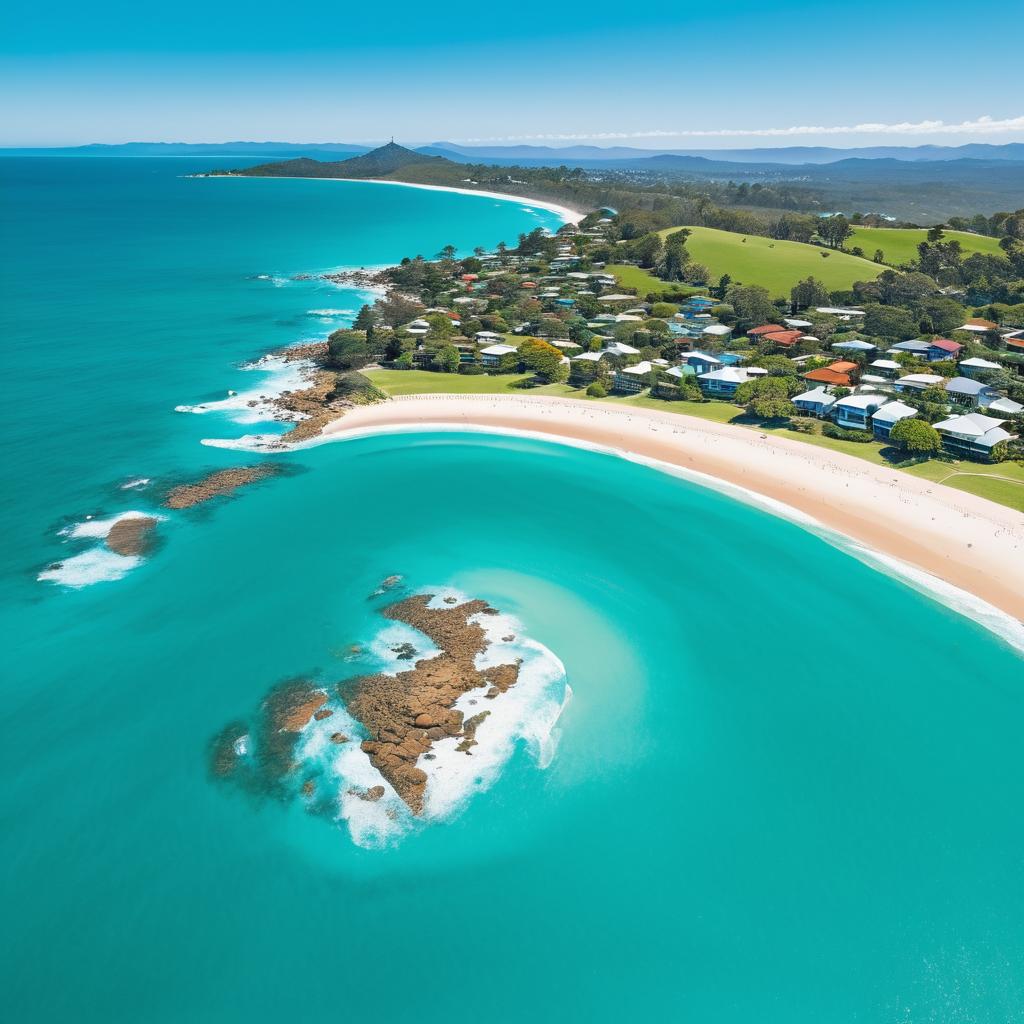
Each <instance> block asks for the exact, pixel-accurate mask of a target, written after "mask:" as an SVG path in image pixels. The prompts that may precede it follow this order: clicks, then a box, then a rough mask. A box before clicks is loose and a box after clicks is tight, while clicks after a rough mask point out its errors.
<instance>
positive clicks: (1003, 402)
mask: <svg viewBox="0 0 1024 1024" xmlns="http://www.w3.org/2000/svg"><path fill="white" fill-rule="evenodd" d="M986 411H987V412H999V413H1002V414H1003V415H1004V416H1019V415H1020V414H1021V413H1022V412H1024V405H1021V404H1020V402H1015V401H1014V400H1013V399H1012V398H997V399H996V400H995V401H994V402H989V403H988V406H987V407H986Z"/></svg>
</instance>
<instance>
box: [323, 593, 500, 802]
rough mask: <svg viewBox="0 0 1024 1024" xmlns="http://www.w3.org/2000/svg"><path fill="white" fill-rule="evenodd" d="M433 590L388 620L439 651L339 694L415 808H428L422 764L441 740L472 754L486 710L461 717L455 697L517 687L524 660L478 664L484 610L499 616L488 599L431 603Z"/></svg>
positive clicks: (381, 766) (377, 759)
mask: <svg viewBox="0 0 1024 1024" xmlns="http://www.w3.org/2000/svg"><path fill="white" fill-rule="evenodd" d="M431 600H432V596H431V595H429V594H416V595H414V596H412V597H408V598H406V599H405V600H403V601H399V602H397V603H396V604H393V605H390V606H389V607H387V608H385V609H384V611H383V614H384V616H385V618H388V619H392V620H394V621H397V622H404V623H405V624H406V625H409V626H412V627H413V628H414V629H418V630H419V631H420V632H421V633H424V634H426V635H427V636H428V637H429V638H430V639H431V640H432V641H433V642H434V644H435V645H436V646H437V647H438V648H439V649H440V651H441V653H440V654H439V655H437V656H435V657H432V658H426V659H422V660H420V661H418V662H416V664H415V665H414V666H413V667H412V668H411V669H408V670H406V671H404V672H399V673H398V674H397V675H393V676H392V675H385V674H384V673H376V674H374V675H367V676H359V677H357V678H355V679H351V680H348V681H346V682H344V683H341V684H340V685H339V687H338V692H339V694H340V696H341V697H342V699H343V700H344V702H345V705H346V707H347V709H348V712H349V714H350V715H352V717H353V718H355V719H356V721H358V722H359V723H360V724H361V725H362V726H363V728H364V729H365V730H366V733H367V738H366V739H364V740H363V742H362V749H363V751H364V752H365V753H366V754H367V755H368V756H369V758H370V762H371V763H372V764H373V766H374V767H375V768H376V769H377V770H378V771H379V772H380V773H381V775H383V776H384V778H385V779H387V781H388V782H389V783H391V785H392V786H393V787H394V789H395V792H397V793H398V795H399V796H400V797H401V798H402V799H403V800H404V801H405V803H406V804H407V805H408V806H409V808H410V810H412V812H413V813H414V814H419V813H421V812H422V810H423V798H424V792H425V790H426V785H427V774H426V772H424V771H423V770H422V769H421V768H419V767H417V764H416V762H417V761H418V760H419V758H420V757H421V756H422V755H427V754H429V752H430V749H431V747H432V746H433V744H434V742H435V741H437V740H442V739H445V738H446V737H455V738H458V739H459V740H460V743H459V749H460V750H463V751H464V752H465V753H467V754H468V753H470V752H471V748H472V746H473V745H474V744H475V743H476V740H475V738H474V734H475V731H476V729H477V728H478V727H479V725H480V723H481V722H482V721H483V719H484V718H485V717H486V712H485V713H483V714H479V715H474V716H472V717H471V718H470V719H468V720H464V719H463V714H462V712H461V711H459V710H456V709H455V708H454V706H453V705H454V704H455V702H456V701H457V700H458V698H459V697H461V696H462V695H463V694H464V693H468V692H469V691H470V690H476V689H479V688H481V687H487V691H486V695H487V696H488V697H491V698H493V697H497V696H498V695H499V694H501V693H504V692H505V691H506V690H507V689H508V688H509V687H510V686H513V685H515V682H516V679H517V678H518V675H519V665H518V663H515V664H508V665H498V666H495V667H493V668H486V669H477V668H476V664H475V662H476V658H477V655H479V654H481V653H483V651H485V650H486V649H487V647H488V640H487V634H486V633H485V632H484V629H483V627H482V626H481V625H480V624H479V623H478V622H471V621H470V619H472V618H473V617H474V616H476V615H478V614H481V613H482V614H485V615H496V614H497V611H496V609H494V608H492V607H491V606H490V605H488V604H487V603H486V602H485V601H468V602H466V603H464V604H459V605H455V606H453V607H444V608H431V607H430V602H431Z"/></svg>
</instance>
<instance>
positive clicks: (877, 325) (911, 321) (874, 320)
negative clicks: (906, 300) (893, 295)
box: [863, 303, 918, 341]
mask: <svg viewBox="0 0 1024 1024" xmlns="http://www.w3.org/2000/svg"><path fill="white" fill-rule="evenodd" d="M863 329H864V333H865V334H868V335H870V336H871V337H874V338H895V339H896V340H898V341H903V340H905V339H907V338H912V337H913V336H914V335H915V334H917V330H918V323H917V320H916V318H915V317H914V315H913V313H911V312H910V310H908V309H901V308H900V307H898V306H883V305H881V304H879V303H869V304H867V305H865V306H864V328H863Z"/></svg>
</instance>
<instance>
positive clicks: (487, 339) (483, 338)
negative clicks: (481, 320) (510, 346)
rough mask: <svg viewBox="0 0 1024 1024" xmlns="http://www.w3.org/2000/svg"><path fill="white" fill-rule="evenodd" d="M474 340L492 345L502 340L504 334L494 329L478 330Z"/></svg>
mask: <svg viewBox="0 0 1024 1024" xmlns="http://www.w3.org/2000/svg"><path fill="white" fill-rule="evenodd" d="M473 340H474V341H479V342H480V343H481V344H487V345H491V344H493V343H494V342H498V341H501V340H502V336H501V335H500V334H496V333H495V332H494V331H477V332H476V334H474V335H473Z"/></svg>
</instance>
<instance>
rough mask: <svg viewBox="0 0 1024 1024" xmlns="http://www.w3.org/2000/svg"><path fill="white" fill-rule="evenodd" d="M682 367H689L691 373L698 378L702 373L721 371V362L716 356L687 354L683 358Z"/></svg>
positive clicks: (703, 353) (698, 353)
mask: <svg viewBox="0 0 1024 1024" xmlns="http://www.w3.org/2000/svg"><path fill="white" fill-rule="evenodd" d="M683 365H684V366H689V367H691V368H692V369H693V372H694V373H696V374H697V375H698V376H700V375H701V374H702V373H710V372H711V371H712V370H718V369H721V366H722V360H721V359H718V358H717V357H716V356H709V355H708V354H707V352H687V353H686V354H685V355H684V356H683Z"/></svg>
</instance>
